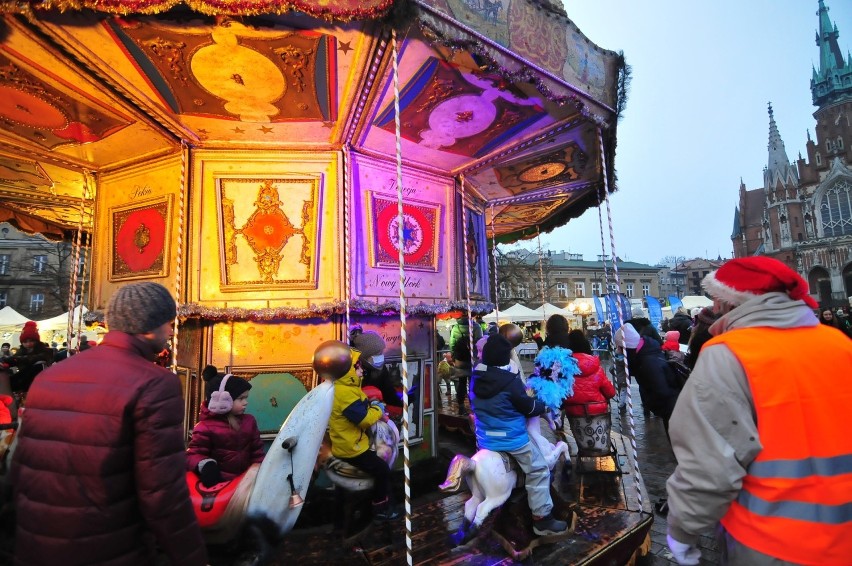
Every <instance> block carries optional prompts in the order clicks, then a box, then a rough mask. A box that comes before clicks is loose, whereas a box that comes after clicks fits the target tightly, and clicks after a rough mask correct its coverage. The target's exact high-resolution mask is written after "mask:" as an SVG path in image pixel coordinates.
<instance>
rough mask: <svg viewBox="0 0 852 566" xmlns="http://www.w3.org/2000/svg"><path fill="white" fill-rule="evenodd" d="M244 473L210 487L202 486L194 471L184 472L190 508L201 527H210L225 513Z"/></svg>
mask: <svg viewBox="0 0 852 566" xmlns="http://www.w3.org/2000/svg"><path fill="white" fill-rule="evenodd" d="M244 475H245V474H242V475H239V476H237V477H235V478H234V479H232V480H230V481H226V482H222V483H217V484H216V485H214V486H211V487H204V484H202V483H201V480H200V479H199V477H198V475H197V474H196V473H195V472H187V473H186V484H187V486H188V487H189V498H190V500H191V501H192V508H193V509H194V510H195V516H196V517H197V518H198V524H199V525H201V528H202V529H203V528H206V527H212V526H213V525H215V524H216V523H218V522H219V520H220V519H221V518H222V516H223V515H224V514H225V510H226V509H227V508H228V503H230V502H231V498H232V497H233V496H234V493H235V492H236V491H237V486H238V485H239V484H240V481H241V480H242V479H243V476H244Z"/></svg>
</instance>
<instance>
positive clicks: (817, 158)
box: [816, 152, 822, 167]
mask: <svg viewBox="0 0 852 566" xmlns="http://www.w3.org/2000/svg"><path fill="white" fill-rule="evenodd" d="M816 162H817V167H821V166H822V155H820V154H819V152H817V154H816Z"/></svg>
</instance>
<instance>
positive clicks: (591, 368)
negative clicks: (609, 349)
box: [562, 354, 615, 417]
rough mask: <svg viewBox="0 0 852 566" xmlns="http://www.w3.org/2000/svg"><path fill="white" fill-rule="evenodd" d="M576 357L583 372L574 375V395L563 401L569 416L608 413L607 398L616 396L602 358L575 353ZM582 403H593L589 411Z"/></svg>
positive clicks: (563, 406)
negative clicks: (605, 371)
mask: <svg viewBox="0 0 852 566" xmlns="http://www.w3.org/2000/svg"><path fill="white" fill-rule="evenodd" d="M574 358H576V360H577V365H579V366H580V371H581V372H582V373H581V374H580V375H575V376H574V395H572V396H571V397H568V398H567V399H565V401H563V403H562V408H563V409H565V413H566V414H567V415H568V416H569V417H582V416H583V415H585V414H589V415H602V414H603V413H606V412H607V411H608V410H609V405H608V404H607V400H608V399H610V398H612V397H614V396H615V387H613V385H612V382H611V381H610V380H609V379H608V378H607V376H606V373H604V370H603V368H602V367H601V362H600V360H599V359H598V358H596V357H595V356H590V355H588V354H574ZM582 403H593V404H592V405H589V406H588V413H586V409H585V408H584V407H583V405H582Z"/></svg>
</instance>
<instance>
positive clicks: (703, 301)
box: [680, 295, 713, 311]
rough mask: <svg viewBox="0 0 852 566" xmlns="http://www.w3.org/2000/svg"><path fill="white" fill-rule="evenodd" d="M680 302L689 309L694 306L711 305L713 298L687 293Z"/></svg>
mask: <svg viewBox="0 0 852 566" xmlns="http://www.w3.org/2000/svg"><path fill="white" fill-rule="evenodd" d="M680 302H681V303H683V307H684V308H685V309H686V310H688V311H691V310H692V309H694V308H695V307H698V308H704V307H712V306H713V300H712V299H708V298H707V297H705V296H704V295H687V296H686V297H683V298H682V299H681V300H680Z"/></svg>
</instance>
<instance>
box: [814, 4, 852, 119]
mask: <svg viewBox="0 0 852 566" xmlns="http://www.w3.org/2000/svg"><path fill="white" fill-rule="evenodd" d="M817 16H818V17H819V30H817V34H816V44H817V47H819V69H818V70H817V69H814V70H813V78H812V79H811V94H812V96H813V103H814V106H819V107H822V106H824V105H825V104H830V103H833V102H836V101H838V100H841V99H843V98H847V97H852V86H850V81H852V59H850V58H849V57H847V60H844V59H843V54H842V53H841V51H840V45H839V44H838V41H837V40H838V38H839V37H840V32H839V31H838V30H837V25H836V24H832V23H831V18H829V17H828V8H827V7H826V5H825V0H819V10H818V11H817ZM844 85H845V86H844Z"/></svg>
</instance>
